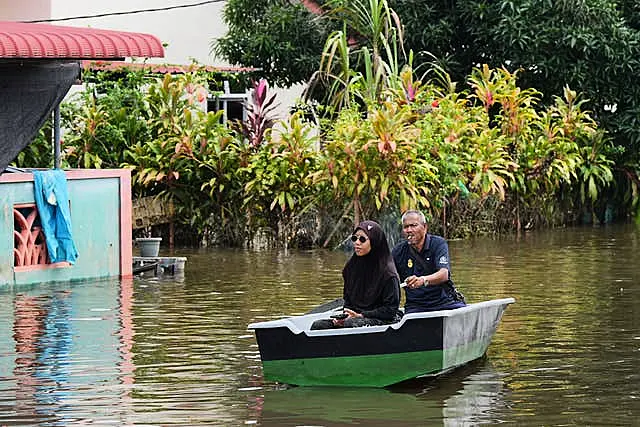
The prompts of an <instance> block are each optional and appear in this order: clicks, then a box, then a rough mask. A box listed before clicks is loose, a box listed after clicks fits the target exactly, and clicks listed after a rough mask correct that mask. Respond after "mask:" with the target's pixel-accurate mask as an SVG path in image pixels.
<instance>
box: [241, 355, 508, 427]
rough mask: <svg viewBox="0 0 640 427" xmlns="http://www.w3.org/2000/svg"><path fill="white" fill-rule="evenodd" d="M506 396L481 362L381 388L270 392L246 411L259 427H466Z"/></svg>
mask: <svg viewBox="0 0 640 427" xmlns="http://www.w3.org/2000/svg"><path fill="white" fill-rule="evenodd" d="M508 396H509V393H508V392H507V391H506V386H505V383H504V374H499V373H498V372H496V371H495V370H494V369H493V367H492V366H491V364H490V363H489V362H488V361H487V360H486V359H481V360H478V361H476V362H474V363H471V364H469V365H467V366H465V367H463V368H462V369H459V370H456V371H454V372H452V373H449V374H447V375H444V376H442V377H439V378H426V379H416V380H412V381H407V382H405V383H402V384H399V385H396V386H392V387H389V388H387V389H366V388H365V389H358V388H332V387H293V388H285V389H271V390H268V391H265V393H264V398H263V400H262V398H261V399H260V400H258V402H257V403H255V404H254V405H252V406H254V407H256V408H260V420H261V424H262V425H265V426H299V425H322V426H347V425H367V426H385V427H386V426H390V425H393V426H418V425H440V424H442V425H445V426H467V425H478V424H482V423H491V422H492V420H493V419H494V418H493V414H495V413H497V412H500V411H502V410H504V408H505V407H506V406H508V404H507V403H506V402H505V398H507V397H508ZM373 402H375V405H374V404H373Z"/></svg>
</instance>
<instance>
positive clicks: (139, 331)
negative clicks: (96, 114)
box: [0, 226, 640, 426]
mask: <svg viewBox="0 0 640 427" xmlns="http://www.w3.org/2000/svg"><path fill="white" fill-rule="evenodd" d="M450 251H451V257H452V268H453V274H454V279H455V281H456V282H457V283H458V285H459V287H460V288H461V289H462V290H463V292H464V293H465V295H466V297H467V300H469V301H471V302H475V301H481V300H486V299H494V298H503V297H514V298H516V303H515V304H513V305H511V306H510V307H509V308H508V309H507V311H506V312H505V315H504V317H503V320H502V323H501V325H500V327H499V328H498V331H497V333H496V335H495V337H494V339H493V341H492V344H491V346H490V347H489V350H488V352H487V355H486V357H485V358H483V359H481V360H478V361H476V362H474V363H472V364H469V365H467V366H465V367H463V368H461V369H459V370H457V371H454V372H453V373H451V374H449V375H446V376H443V377H440V378H438V379H435V380H433V379H432V380H424V381H421V382H418V381H416V382H412V383H408V384H403V385H402V386H401V387H392V388H390V389H351V388H313V387H311V388H306V387H284V386H281V385H277V384H274V383H270V382H265V381H263V379H262V370H261V363H260V357H259V353H258V348H257V345H256V342H255V338H254V336H253V334H252V333H251V332H250V331H247V329H246V327H247V324H249V323H251V322H255V321H261V320H267V319H275V318H278V317H282V316H285V315H291V314H301V313H304V312H306V311H308V310H309V309H311V308H313V307H315V306H317V305H319V304H320V303H322V302H325V301H327V300H330V299H334V298H336V297H339V296H340V294H341V280H340V271H341V269H342V266H343V264H344V262H345V260H346V255H345V254H344V253H342V252H330V251H321V250H317V251H306V252H302V251H298V252H295V251H293V252H289V253H284V252H247V251H240V250H209V251H203V252H188V251H177V252H176V255H180V256H187V257H188V261H187V269H186V272H185V275H184V277H181V278H163V279H153V278H143V279H135V280H133V281H122V282H120V281H100V282H94V283H76V284H52V285H38V286H33V287H21V288H16V289H4V290H1V291H0V307H1V308H2V310H1V311H0V426H4V425H7V426H14V425H41V426H69V425H118V426H120V425H145V426H167V425H184V426H192V425H215V426H236V425H237V426H241V425H264V426H309V425H313V426H346V425H366V426H432V425H447V426H449V425H453V426H470V425H479V424H485V425H493V424H498V423H508V424H511V425H518V426H520V425H531V426H539V425H632V424H634V423H637V422H638V421H637V419H638V417H639V416H640V369H639V368H640V283H639V281H640V280H639V278H640V263H638V262H637V258H638V256H639V255H640V230H639V229H637V228H635V227H634V226H616V227H607V228H580V229H567V230H553V231H548V232H536V233H533V234H527V235H524V236H522V237H521V238H516V237H508V238H502V239H500V240H491V239H484V238H482V239H475V240H468V241H452V242H450Z"/></svg>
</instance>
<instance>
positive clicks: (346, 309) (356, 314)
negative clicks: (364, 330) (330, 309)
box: [344, 308, 364, 318]
mask: <svg viewBox="0 0 640 427" xmlns="http://www.w3.org/2000/svg"><path fill="white" fill-rule="evenodd" d="M344 312H345V313H347V315H348V316H349V318H352V317H364V316H363V315H362V314H360V313H356V312H355V311H353V310H350V309H348V308H345V309H344Z"/></svg>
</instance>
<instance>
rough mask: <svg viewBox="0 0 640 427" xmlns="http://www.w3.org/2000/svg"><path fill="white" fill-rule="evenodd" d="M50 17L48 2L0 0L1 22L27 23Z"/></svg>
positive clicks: (44, 0) (38, 0)
mask: <svg viewBox="0 0 640 427" xmlns="http://www.w3.org/2000/svg"><path fill="white" fill-rule="evenodd" d="M50 16H51V1H50V0H19V1H18V0H0V20H1V21H28V20H35V19H46V18H49V17H50Z"/></svg>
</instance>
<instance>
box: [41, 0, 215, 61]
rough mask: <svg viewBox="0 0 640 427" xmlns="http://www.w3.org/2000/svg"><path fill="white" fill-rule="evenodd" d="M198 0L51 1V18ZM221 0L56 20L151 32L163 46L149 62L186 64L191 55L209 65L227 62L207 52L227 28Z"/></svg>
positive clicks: (81, 24)
mask: <svg viewBox="0 0 640 427" xmlns="http://www.w3.org/2000/svg"><path fill="white" fill-rule="evenodd" d="M197 2H198V1H197V0H109V1H95V0H93V1H90V0H52V8H51V17H52V18H66V17H72V16H82V15H99V14H103V13H110V12H129V11H135V10H143V9H155V8H164V7H171V6H179V5H185V4H190V3H197ZM223 6H224V2H218V3H209V4H206V5H202V6H196V7H189V8H182V9H172V10H166V11H155V12H143V13H136V14H129V15H115V16H106V17H100V18H86V19H74V20H70V21H60V22H56V24H59V25H71V26H79V27H93V28H103V29H111V30H122V31H134V32H140V33H150V34H153V35H155V36H157V37H158V38H159V39H160V40H161V41H162V42H163V43H167V44H168V46H167V47H166V48H165V58H164V59H162V58H154V59H152V60H150V61H151V62H161V63H172V64H188V63H190V61H191V58H195V59H196V60H197V61H198V62H200V63H203V64H210V65H226V64H225V63H224V61H222V60H221V59H218V58H214V57H213V56H211V55H210V53H209V51H210V44H211V41H212V40H213V39H214V38H217V37H220V36H222V35H223V34H224V33H225V31H226V28H225V26H224V24H223V22H222V8H223Z"/></svg>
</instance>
